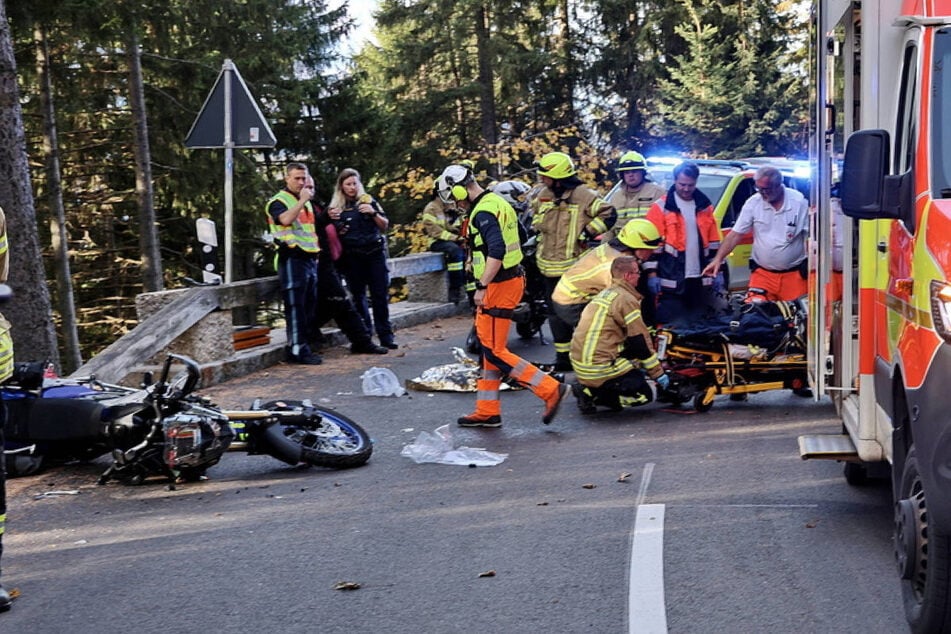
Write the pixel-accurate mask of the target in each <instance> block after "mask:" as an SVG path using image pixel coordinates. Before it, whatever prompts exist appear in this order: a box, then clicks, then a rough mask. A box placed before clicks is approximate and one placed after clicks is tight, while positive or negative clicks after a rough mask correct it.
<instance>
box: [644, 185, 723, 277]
mask: <svg viewBox="0 0 951 634" xmlns="http://www.w3.org/2000/svg"><path fill="white" fill-rule="evenodd" d="M694 202H695V203H696V204H697V212H696V219H697V232H698V234H699V238H700V239H699V242H698V244H699V250H700V254H699V256H700V270H701V271H702V270H703V268H704V267H705V266H706V265H707V264H709V262H710V260H712V259H713V256H715V255H716V253H717V249H719V248H720V229H719V228H718V227H717V220H716V218H715V217H714V215H713V205H711V204H710V199H709V198H707V196H706V194H704V193H703V192H701V191H700V190H697V191H696V193H695V194H694ZM647 219H648V220H650V221H651V222H653V223H654V226H656V227H657V230H658V231H660V235H661V237H662V238H663V240H664V244H663V246H661V247H659V248H658V249H657V250H656V251H655V252H654V255H653V256H651V259H650V261H649V262H648V263H647V264H646V266H645V267H644V268H645V270H647V271H656V272H657V276H658V277H659V278H660V285H661V289H662V290H663V291H666V292H668V293H682V292H683V289H684V278H685V275H686V259H687V254H686V250H687V225H686V222H685V221H684V217H683V214H682V213H681V212H680V209H678V207H677V202H676V198H675V196H674V188H673V187H671V188H670V189H669V190H668V192H667V194H666V195H665V196H664V197H663V198H661V199H660V200H657V201H655V202H654V204H653V205H651V208H650V211H648V212H647ZM703 283H704V285H709V284H712V283H713V278H710V277H704V278H703Z"/></svg>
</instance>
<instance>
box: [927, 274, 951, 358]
mask: <svg viewBox="0 0 951 634" xmlns="http://www.w3.org/2000/svg"><path fill="white" fill-rule="evenodd" d="M931 320H932V321H933V322H934V328H935V331H936V332H937V333H938V334H939V335H941V338H942V339H944V342H945V343H951V284H946V283H945V282H939V281H938V280H932V281H931Z"/></svg>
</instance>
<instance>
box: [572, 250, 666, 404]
mask: <svg viewBox="0 0 951 634" xmlns="http://www.w3.org/2000/svg"><path fill="white" fill-rule="evenodd" d="M639 278H640V264H639V263H638V261H637V258H633V257H626V256H625V257H619V258H615V260H614V261H613V262H612V263H611V286H610V287H609V288H606V289H605V290H603V291H601V292H600V293H598V294H597V295H596V296H595V298H594V299H593V300H591V303H590V304H588V305H587V307H585V309H584V312H583V313H582V314H581V321H580V322H578V328H577V329H575V334H574V337H572V340H571V362H572V364H573V365H574V368H575V376H576V377H577V379H578V383H576V384H575V385H573V386H572V391H573V392H574V394H575V398H576V399H577V401H578V409H580V410H581V413H583V414H592V413H594V412H595V411H597V406H598V405H602V406H605V407H607V408H609V409H611V410H614V411H619V410H621V409H622V408H623V406H624V405H643V404H645V403H649V402H650V401H652V400H653V398H654V395H653V391H652V390H651V387H650V385H648V383H647V381H646V380H645V379H644V374H647V376H648V377H650V378H651V379H653V380H654V381H656V382H657V385H658V387H659V388H661V389H667V386H668V385H670V378H669V377H668V376H667V375H666V374H665V373H664V369H663V367H661V364H660V360H658V358H657V353H656V352H655V351H654V344H653V340H652V337H651V334H650V331H649V330H648V328H647V326H646V325H645V324H644V321H643V319H642V318H641V295H640V293H638V292H637V290H636V287H637V282H638V279H639Z"/></svg>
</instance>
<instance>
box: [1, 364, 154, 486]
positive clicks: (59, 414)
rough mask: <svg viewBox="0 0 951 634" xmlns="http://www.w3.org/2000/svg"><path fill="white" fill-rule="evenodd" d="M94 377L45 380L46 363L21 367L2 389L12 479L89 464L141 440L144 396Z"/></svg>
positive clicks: (6, 449) (5, 445)
mask: <svg viewBox="0 0 951 634" xmlns="http://www.w3.org/2000/svg"><path fill="white" fill-rule="evenodd" d="M135 393H136V390H132V389H130V388H126V387H120V386H110V385H107V384H104V383H101V382H99V381H97V380H95V379H92V378H90V379H62V378H53V379H46V378H44V368H43V364H41V363H18V364H16V366H15V368H14V372H13V376H12V377H11V378H10V379H9V380H8V381H6V382H4V384H3V385H2V386H0V399H2V400H3V403H4V405H5V406H6V409H7V416H6V419H5V421H4V426H3V431H4V436H5V444H4V454H5V463H6V470H7V476H8V477H17V476H27V475H31V474H34V473H36V472H38V471H40V470H41V469H43V468H46V467H49V466H55V465H57V464H63V463H67V462H74V461H80V462H85V461H89V460H93V459H95V458H98V457H99V456H102V455H105V454H107V453H109V452H110V451H112V450H113V449H114V448H116V447H123V446H131V445H132V444H134V443H136V442H139V441H140V440H141V437H138V438H137V437H136V435H135V434H136V427H135V425H134V424H133V421H132V417H131V415H132V414H133V413H135V412H137V411H138V410H140V409H142V408H143V407H144V404H143V397H144V393H143V394H142V395H140V396H139V397H138V398H136V397H134V396H133V397H132V398H129V395H133V394H135Z"/></svg>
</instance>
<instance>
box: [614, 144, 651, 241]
mask: <svg viewBox="0 0 951 634" xmlns="http://www.w3.org/2000/svg"><path fill="white" fill-rule="evenodd" d="M617 173H618V176H619V177H620V179H621V181H622V182H621V185H620V187H618V189H617V191H615V192H614V195H612V196H611V198H610V199H609V200H608V202H609V203H611V205H613V206H614V208H615V209H616V210H617V222H616V223H615V224H614V227H612V228H611V230H610V231H609V232H608V233H607V235H606V238H612V237H614V236H616V235H618V234H619V233H620V231H621V229H623V228H624V225H626V224H627V223H628V222H630V221H631V220H633V219H635V218H643V217H644V216H646V215H647V210H648V209H650V206H651V204H652V203H653V202H654V201H655V200H657V199H658V198H660V197H661V196H663V195H664V194H665V193H666V192H665V190H664V188H663V187H661V186H660V185H658V184H657V183H655V182H653V181H651V179H650V175H649V174H648V173H647V161H646V160H644V157H643V155H641V154H640V153H638V152H633V151H631V152H625V153H624V154H623V155H621V158H620V160H619V161H618V166H617ZM606 238H605V237H602V238H601V241H602V242H603V241H604V240H605V239H606Z"/></svg>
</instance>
